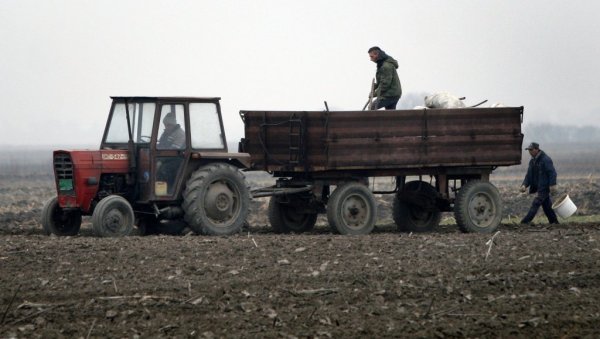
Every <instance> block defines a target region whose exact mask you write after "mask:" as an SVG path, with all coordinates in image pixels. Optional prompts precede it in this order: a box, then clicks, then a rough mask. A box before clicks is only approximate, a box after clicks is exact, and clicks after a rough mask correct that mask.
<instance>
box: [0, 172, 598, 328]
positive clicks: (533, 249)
mask: <svg viewBox="0 0 600 339" xmlns="http://www.w3.org/2000/svg"><path fill="white" fill-rule="evenodd" d="M583 186H585V187H588V188H589V187H590V185H589V183H587V184H585V185H583ZM510 188H511V189H506V190H503V195H505V200H506V201H507V202H508V203H507V206H508V211H507V213H508V214H513V215H515V216H518V215H521V214H522V213H523V210H524V209H526V208H527V204H528V200H526V199H528V198H527V197H515V196H514V194H513V193H512V191H513V190H512V186H510ZM569 189H570V190H571V192H573V193H574V194H575V193H576V192H575V189H574V188H573V187H569ZM577 192H579V191H577ZM596 193H597V186H594V185H592V186H591V190H588V191H585V192H581V193H577V194H582V195H581V196H582V197H586V198H585V199H587V200H586V202H585V203H586V204H587V206H589V207H588V211H590V212H594V211H595V210H594V208H597V207H595V206H597V204H598V201H599V200H595V201H588V200H591V199H595V198H594V197H596V196H595V195H594V194H596ZM51 195H52V183H51V181H50V180H47V179H39V180H28V181H27V182H26V183H24V182H19V181H14V180H13V181H2V185H0V202H1V203H2V205H0V287H1V288H0V337H2V338H4V337H41V338H48V337H68V338H72V337H75V338H87V337H91V338H92V337H144V338H145V337H203V338H213V337H216V338H219V337H228V338H229V337H233V338H237V337H250V338H254V337H268V338H279V337H284V338H294V337H298V338H305V337H307V338H316V337H319V338H327V337H336V338H345V337H426V338H431V337H481V338H488V337H526V338H531V337H544V338H548V337H567V338H574V337H578V338H580V337H589V338H595V337H598V336H600V327H599V325H598V324H599V323H600V303H599V300H600V288H599V287H598V286H599V285H600V284H599V282H600V271H599V270H598V261H600V225H598V224H595V223H577V224H574V223H563V224H561V225H558V226H552V227H550V226H549V225H547V224H541V225H539V226H535V227H518V226H517V225H515V224H513V223H505V224H503V225H501V227H500V228H499V233H497V234H496V235H495V237H494V240H493V241H491V239H492V237H493V235H489V234H488V235H482V234H463V233H460V232H459V231H458V230H457V228H456V226H455V225H444V226H441V227H440V229H439V231H438V232H436V233H427V234H406V233H398V232H396V231H395V227H394V226H393V225H391V223H389V221H388V219H389V217H386V216H385V214H381V215H380V222H379V223H378V226H377V229H376V231H375V232H374V233H373V234H371V235H368V236H356V237H350V236H339V235H334V234H332V233H331V232H330V231H329V229H328V228H327V225H326V223H325V222H324V221H323V220H322V219H321V220H320V222H319V224H318V227H317V228H316V229H315V230H314V231H312V232H310V233H308V234H302V235H276V234H273V233H271V232H270V231H269V229H268V228H267V227H266V221H265V219H264V215H263V214H262V213H261V210H262V209H263V207H262V206H261V204H260V201H259V202H256V203H255V205H254V209H255V211H254V213H253V218H252V219H251V222H250V227H249V228H248V229H247V230H245V231H244V233H242V234H238V235H235V236H230V237H203V236H195V235H191V234H190V235H186V236H178V237H173V236H149V237H139V236H131V237H126V238H120V239H106V238H96V237H94V236H93V235H92V233H91V229H90V226H89V224H87V223H85V224H84V225H83V227H82V231H81V233H80V235H78V236H76V237H66V238H59V237H54V236H51V237H48V236H45V235H43V234H42V231H41V226H40V225H39V223H38V220H37V218H38V215H39V211H40V209H41V202H42V201H43V200H45V199H47V198H49V197H50V196H51ZM516 199H524V200H523V201H525V204H523V203H514V201H516ZM578 199H580V198H578ZM583 202H584V201H583V198H581V199H580V200H578V205H583ZM513 203H514V204H515V205H516V206H515V207H510V206H511V204H513ZM388 204H389V202H388V200H385V199H383V200H382V201H380V206H381V207H385V206H386V205H388ZM515 208H516V210H515ZM382 209H383V208H382ZM388 211H389V210H388ZM515 218H516V217H515ZM85 221H86V222H87V220H85Z"/></svg>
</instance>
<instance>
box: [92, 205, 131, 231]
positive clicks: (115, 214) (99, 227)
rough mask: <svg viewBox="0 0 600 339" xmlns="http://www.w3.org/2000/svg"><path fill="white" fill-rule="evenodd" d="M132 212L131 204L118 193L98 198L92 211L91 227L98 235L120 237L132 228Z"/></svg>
mask: <svg viewBox="0 0 600 339" xmlns="http://www.w3.org/2000/svg"><path fill="white" fill-rule="evenodd" d="M133 222H134V214H133V208H132V207H131V204H129V202H128V201H127V200H126V199H125V198H123V197H122V196H120V195H109V196H108V197H106V198H104V199H102V200H100V202H99V203H98V204H97V205H96V207H95V208H94V213H92V229H93V230H94V233H95V234H96V235H97V236H100V237H122V236H126V235H129V234H130V233H131V231H132V230H133Z"/></svg>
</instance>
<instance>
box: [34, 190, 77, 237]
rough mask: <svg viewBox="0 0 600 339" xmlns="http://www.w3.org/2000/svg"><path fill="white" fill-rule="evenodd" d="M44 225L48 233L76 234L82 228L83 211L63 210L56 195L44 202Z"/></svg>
mask: <svg viewBox="0 0 600 339" xmlns="http://www.w3.org/2000/svg"><path fill="white" fill-rule="evenodd" d="M42 227H44V232H46V234H47V235H50V234H54V235H58V236H68V235H76V234H77V233H79V229H80V228H81V212H80V211H78V210H73V211H65V210H63V209H62V208H61V207H60V206H59V205H58V198H57V197H54V198H52V199H50V200H48V201H46V203H45V204H44V208H43V209H42Z"/></svg>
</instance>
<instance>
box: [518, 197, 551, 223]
mask: <svg viewBox="0 0 600 339" xmlns="http://www.w3.org/2000/svg"><path fill="white" fill-rule="evenodd" d="M540 206H542V209H543V210H544V214H546V218H548V222H549V223H551V224H558V218H557V217H556V213H554V210H553V209H552V199H551V198H550V192H549V191H548V190H540V191H538V192H537V195H536V196H535V199H533V202H532V203H531V207H530V208H529V212H527V215H526V216H525V217H524V218H523V220H521V223H522V224H528V223H530V222H531V220H533V217H535V215H536V214H537V212H538V210H539V209H540Z"/></svg>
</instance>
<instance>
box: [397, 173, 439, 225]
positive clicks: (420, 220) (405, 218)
mask: <svg viewBox="0 0 600 339" xmlns="http://www.w3.org/2000/svg"><path fill="white" fill-rule="evenodd" d="M404 191H413V192H417V191H418V192H421V193H423V194H425V195H427V196H431V197H432V198H435V196H436V194H437V191H436V189H435V188H434V187H433V186H431V185H430V184H428V183H426V182H424V181H411V182H408V183H406V184H405V186H404ZM399 194H401V192H400V193H399ZM392 216H393V218H394V222H395V223H396V226H398V230H400V231H402V232H415V233H421V232H431V231H433V230H435V228H436V227H437V226H438V225H439V224H440V220H441V219H442V212H441V211H440V210H439V209H435V210H433V211H427V210H426V209H424V208H423V207H421V206H418V205H416V204H410V203H408V202H405V201H401V200H400V199H399V198H398V195H396V196H394V204H393V207H392Z"/></svg>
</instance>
